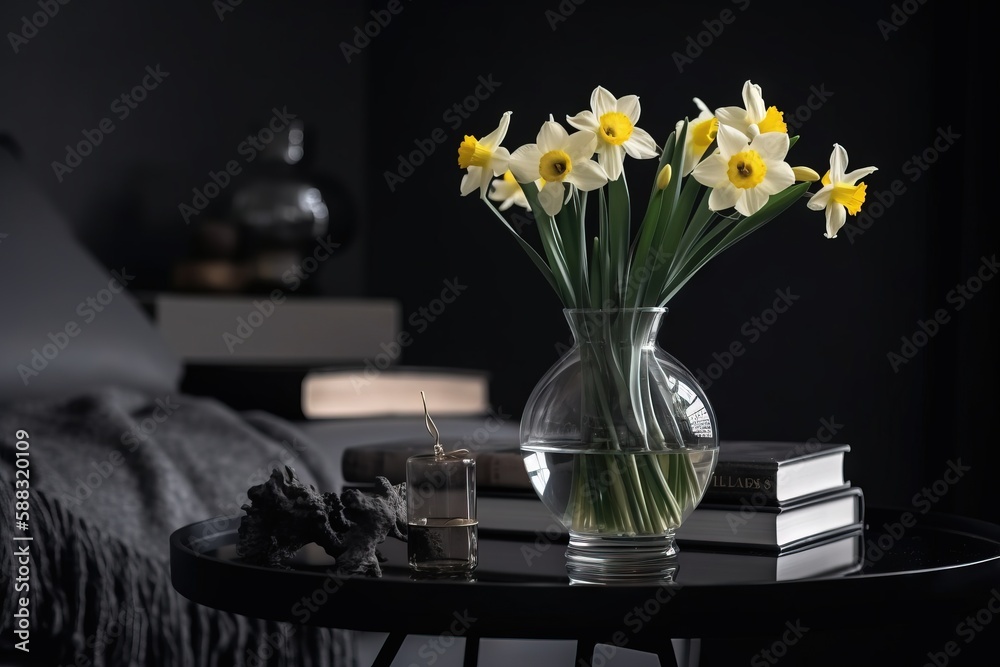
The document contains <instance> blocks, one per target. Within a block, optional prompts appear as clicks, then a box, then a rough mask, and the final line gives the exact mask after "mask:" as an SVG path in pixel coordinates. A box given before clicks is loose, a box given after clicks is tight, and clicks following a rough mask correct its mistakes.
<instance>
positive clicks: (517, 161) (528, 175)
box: [470, 144, 542, 183]
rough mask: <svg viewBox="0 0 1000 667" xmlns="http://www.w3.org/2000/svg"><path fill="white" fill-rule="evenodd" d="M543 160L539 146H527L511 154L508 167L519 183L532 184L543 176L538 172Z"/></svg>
mask: <svg viewBox="0 0 1000 667" xmlns="http://www.w3.org/2000/svg"><path fill="white" fill-rule="evenodd" d="M541 159H542V151H541V149H539V148H538V144H525V145H524V146H521V147H520V148H518V149H517V150H516V151H514V152H513V153H511V156H510V162H509V163H508V167H509V168H510V171H511V173H513V174H514V178H515V179H516V180H517V182H518V183H530V182H531V181H534V180H535V179H537V178H539V177H540V176H541V174H540V173H539V171H538V163H539V161H540V160H541ZM470 169H471V167H470Z"/></svg>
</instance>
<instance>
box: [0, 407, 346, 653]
mask: <svg viewBox="0 0 1000 667" xmlns="http://www.w3.org/2000/svg"><path fill="white" fill-rule="evenodd" d="M19 431H21V432H22V433H20V434H19V433H18V432H19ZM19 435H20V436H22V437H21V440H22V442H27V443H28V445H27V448H26V449H25V445H21V450H20V451H22V452H24V451H27V452H28V453H29V455H28V456H27V457H25V456H21V457H20V458H22V459H25V458H26V459H28V460H29V463H28V464H27V468H24V467H21V468H18V465H20V466H25V465H26V464H23V463H21V464H18V463H17V462H16V461H17V456H16V453H17V445H16V443H17V441H18V439H19ZM24 436H26V437H24ZM0 454H2V456H0V591H2V592H3V594H2V597H0V656H5V657H6V658H7V659H8V660H14V661H17V662H18V663H21V662H24V663H27V662H28V661H29V660H32V661H36V660H37V661H40V662H42V663H44V664H59V665H94V666H96V667H101V666H117V665H148V666H154V665H155V666H156V667H168V666H173V665H177V666H181V665H183V666H185V667H190V666H199V665H213V666H215V665H220V666H221V665H247V666H248V667H256V666H257V665H289V666H291V665H296V666H302V665H307V666H308V665H321V666H326V665H336V666H341V665H348V666H350V665H354V664H355V656H354V651H353V636H352V635H351V633H349V632H348V631H344V630H328V629H324V628H312V627H298V626H288V625H286V624H281V623H274V622H268V621H264V620H258V619H251V618H247V617H244V616H239V615H235V614H230V613H226V612H221V611H218V610H215V609H210V608H207V607H204V606H201V605H198V604H196V603H193V602H191V601H189V600H187V599H186V598H184V597H182V596H181V595H179V594H178V593H177V592H176V591H175V590H174V589H173V587H172V585H171V583H170V570H169V544H168V542H169V537H170V534H171V533H172V532H173V531H174V530H176V529H178V528H180V527H182V526H185V525H187V524H189V523H193V522H196V521H201V520H204V519H208V518H211V517H216V516H220V515H230V516H239V515H242V511H241V509H240V507H241V505H242V504H243V503H244V502H246V491H247V489H249V488H250V487H251V486H253V485H255V484H258V483H260V482H262V481H263V480H264V479H265V478H266V477H267V476H268V475H269V473H270V471H271V470H272V469H273V468H275V467H281V466H284V465H290V466H291V467H292V468H294V469H295V471H296V473H297V474H298V475H299V477H300V479H302V480H303V481H306V482H310V483H313V484H315V485H316V487H317V488H318V489H320V490H330V489H333V483H334V477H333V476H332V470H331V469H330V468H329V467H328V466H329V464H328V463H326V462H324V461H323V459H322V457H321V456H319V455H318V452H317V451H316V449H315V446H314V445H313V444H311V443H310V442H308V441H307V440H306V438H305V436H304V435H303V434H302V433H301V432H299V431H298V430H297V429H296V428H294V426H293V425H291V424H289V423H287V422H285V421H283V420H280V419H278V418H276V417H273V416H270V415H267V414H264V413H238V412H234V411H233V410H230V409H229V408H227V407H225V406H223V405H222V404H220V403H218V402H216V401H214V400H210V399H205V398H196V397H191V396H181V395H170V396H167V395H163V396H148V395H143V394H141V393H137V392H134V391H129V390H124V389H106V390H101V391H95V392H93V393H91V394H89V395H85V396H79V397H75V398H72V399H64V400H59V401H51V400H50V401H30V402H18V403H10V404H0ZM19 469H20V470H27V471H28V473H29V476H26V475H24V474H23V473H22V474H21V475H20V476H18V475H17V474H16V471H17V470H19ZM17 478H20V479H25V478H27V481H28V482H29V487H28V489H27V490H28V495H29V500H28V507H27V510H28V514H27V517H26V518H27V530H23V528H24V526H21V527H20V529H19V526H18V525H17V524H16V523H15V517H16V516H17V515H16V512H17V511H18V510H19V509H23V508H24V506H23V505H21V506H20V507H19V506H18V505H17V504H16V503H17V502H18V501H19V499H18V498H17V497H16V493H17V491H18V490H23V489H18V488H17V486H16V481H17ZM21 486H22V487H23V486H24V485H23V484H22V485H21ZM22 497H23V494H22ZM20 518H25V517H20ZM29 535H30V536H31V537H32V538H33V539H32V540H31V541H25V540H22V541H15V540H14V537H15V536H29ZM25 545H27V551H28V553H29V556H28V558H29V560H30V564H29V566H28V567H29V572H30V574H29V575H28V578H27V581H26V582H24V581H22V582H19V581H18V579H19V578H23V577H18V568H19V567H20V565H19V562H20V559H21V557H20V555H19V554H20V553H21V552H22V551H23V550H24V549H25ZM15 552H17V554H18V555H15ZM22 572H23V571H22ZM23 583H27V584H28V588H27V589H22V588H21V587H20V586H19V584H23ZM15 587H17V588H16V589H15ZM21 597H25V598H26V599H27V600H28V601H29V607H28V613H29V614H30V616H29V622H28V625H29V629H30V634H29V635H28V636H29V643H28V644H27V645H22V646H25V647H27V648H29V649H30V654H25V653H23V652H22V651H20V650H18V649H17V648H15V643H16V642H19V641H20V637H24V636H25V635H20V636H19V635H17V634H16V633H15V630H16V629H18V627H20V625H19V623H20V622H21V618H18V617H17V616H15V614H16V613H18V612H19V610H20V605H19V599H20V598H21ZM21 615H22V617H23V612H21ZM19 657H23V658H24V660H18V658H19ZM3 663H4V657H0V664H3Z"/></svg>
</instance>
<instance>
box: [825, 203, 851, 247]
mask: <svg viewBox="0 0 1000 667" xmlns="http://www.w3.org/2000/svg"><path fill="white" fill-rule="evenodd" d="M845 222H847V209H846V208H845V207H844V205H843V204H833V205H832V206H827V207H826V234H825V235H824V236H826V238H828V239H835V238H837V232H839V231H840V228H841V227H843V226H844V223H845Z"/></svg>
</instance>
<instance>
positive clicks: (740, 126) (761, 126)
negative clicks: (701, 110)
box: [715, 79, 788, 139]
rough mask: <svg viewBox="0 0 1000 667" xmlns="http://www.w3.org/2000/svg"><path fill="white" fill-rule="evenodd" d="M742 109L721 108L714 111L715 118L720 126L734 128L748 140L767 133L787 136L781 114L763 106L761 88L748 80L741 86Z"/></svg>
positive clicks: (775, 108) (772, 108)
mask: <svg viewBox="0 0 1000 667" xmlns="http://www.w3.org/2000/svg"><path fill="white" fill-rule="evenodd" d="M743 104H744V106H745V107H746V108H743V107H723V108H721V109H716V110H715V117H716V118H718V119H719V123H721V124H722V125H728V126H729V127H733V128H736V129H737V130H739V131H740V132H742V133H743V134H745V135H747V138H748V139H753V138H754V137H755V136H757V135H758V134H765V133H768V132H781V133H782V134H788V126H786V125H785V121H784V120H783V114H782V113H781V112H780V111H778V109H777V107H769V106H767V105H765V104H764V98H763V96H762V93H761V88H760V86H759V85H757V84H755V83H750V80H749V79H748V80H747V82H746V83H744V84H743Z"/></svg>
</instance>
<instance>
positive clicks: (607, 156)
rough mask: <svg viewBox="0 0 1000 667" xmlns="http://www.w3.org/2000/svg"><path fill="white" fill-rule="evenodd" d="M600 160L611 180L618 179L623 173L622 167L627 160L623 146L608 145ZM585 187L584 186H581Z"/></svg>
mask: <svg viewBox="0 0 1000 667" xmlns="http://www.w3.org/2000/svg"><path fill="white" fill-rule="evenodd" d="M598 162H599V163H600V165H601V167H603V168H604V171H605V173H606V174H607V177H608V180H609V181H617V180H618V177H619V176H621V175H622V170H623V169H622V167H623V163H624V162H625V151H624V149H623V147H622V146H614V145H611V144H609V145H607V146H605V147H604V150H603V151H601V153H600V155H599V157H598ZM581 189H583V188H581Z"/></svg>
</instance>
